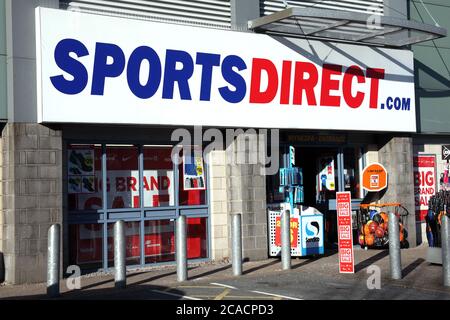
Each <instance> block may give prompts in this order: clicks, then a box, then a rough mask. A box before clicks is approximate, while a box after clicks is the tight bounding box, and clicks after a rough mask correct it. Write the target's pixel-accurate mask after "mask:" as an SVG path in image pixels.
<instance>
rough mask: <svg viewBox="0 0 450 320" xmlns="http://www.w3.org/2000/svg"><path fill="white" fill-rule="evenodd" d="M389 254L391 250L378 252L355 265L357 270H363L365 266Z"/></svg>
mask: <svg viewBox="0 0 450 320" xmlns="http://www.w3.org/2000/svg"><path fill="white" fill-rule="evenodd" d="M388 255H389V250H383V251H381V252H379V253H377V254H376V255H374V256H372V257H370V258H368V259H366V260H364V261H361V262H360V263H358V264H357V265H355V272H359V271H361V270H363V269H364V268H366V267H368V266H370V265H372V264H374V263H375V262H377V261H379V260H381V259H383V258H385V257H387V256H388Z"/></svg>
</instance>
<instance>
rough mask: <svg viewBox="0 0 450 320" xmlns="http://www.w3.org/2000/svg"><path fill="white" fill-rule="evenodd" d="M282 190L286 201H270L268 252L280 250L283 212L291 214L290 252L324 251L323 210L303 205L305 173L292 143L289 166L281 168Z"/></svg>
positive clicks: (314, 253)
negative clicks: (297, 161)
mask: <svg viewBox="0 0 450 320" xmlns="http://www.w3.org/2000/svg"><path fill="white" fill-rule="evenodd" d="M279 188H280V192H281V193H283V194H284V198H285V202H283V203H280V204H273V205H268V216H269V253H270V256H272V257H274V256H279V255H280V253H281V237H280V224H281V213H282V212H284V211H289V212H290V215H291V256H294V257H302V256H308V255H316V254H323V253H324V240H323V239H324V228H323V214H322V213H320V212H319V211H318V210H316V209H315V208H312V207H304V206H302V205H301V204H303V202H304V190H303V173H302V169H301V168H298V167H295V149H294V148H293V147H289V161H288V165H287V167H284V168H281V169H280V186H279Z"/></svg>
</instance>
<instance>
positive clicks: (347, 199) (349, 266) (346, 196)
mask: <svg viewBox="0 0 450 320" xmlns="http://www.w3.org/2000/svg"><path fill="white" fill-rule="evenodd" d="M351 203H352V200H351V195H350V192H337V193H336V207H337V219H338V242H339V272H340V273H354V272H355V263H354V257H353V232H352V212H351Z"/></svg>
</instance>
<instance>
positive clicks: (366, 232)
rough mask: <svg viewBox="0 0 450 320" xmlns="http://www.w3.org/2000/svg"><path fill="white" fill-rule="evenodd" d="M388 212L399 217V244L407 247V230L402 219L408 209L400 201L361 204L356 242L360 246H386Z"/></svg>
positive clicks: (387, 241)
mask: <svg viewBox="0 0 450 320" xmlns="http://www.w3.org/2000/svg"><path fill="white" fill-rule="evenodd" d="M388 212H394V214H395V215H396V216H398V217H399V228H400V245H401V246H402V247H408V246H409V244H408V240H407V238H408V232H407V230H406V228H405V227H404V219H405V217H406V216H408V211H407V210H406V209H405V208H404V207H403V206H402V205H401V204H400V203H381V204H375V203H371V204H361V205H360V213H359V214H358V216H357V219H358V242H359V244H360V246H361V247H362V248H365V249H369V248H387V247H388V245H389V236H388Z"/></svg>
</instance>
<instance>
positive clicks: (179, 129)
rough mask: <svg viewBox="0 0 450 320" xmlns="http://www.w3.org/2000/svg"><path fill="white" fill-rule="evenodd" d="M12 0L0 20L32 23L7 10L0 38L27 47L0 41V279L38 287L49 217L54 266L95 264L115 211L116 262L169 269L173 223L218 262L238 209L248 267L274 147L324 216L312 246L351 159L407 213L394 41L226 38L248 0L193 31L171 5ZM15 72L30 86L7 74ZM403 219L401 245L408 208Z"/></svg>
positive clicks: (105, 262) (348, 180)
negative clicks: (57, 251) (155, 14)
mask: <svg viewBox="0 0 450 320" xmlns="http://www.w3.org/2000/svg"><path fill="white" fill-rule="evenodd" d="M19 2H20V1H19ZM19 2H10V3H9V6H7V8H8V10H9V11H7V12H9V13H12V14H13V15H14V14H15V15H16V17H22V18H23V17H25V14H24V13H23V12H24V11H26V12H27V13H28V14H30V13H31V12H33V15H34V17H35V21H33V24H30V23H29V24H28V25H23V24H21V23H20V22H21V20H20V19H19V18H17V21H16V22H14V20H13V23H12V24H11V25H10V26H9V28H10V29H11V30H10V31H12V33H13V34H19V33H21V32H24V30H25V31H26V32H25V33H26V34H28V36H29V37H30V38H33V40H34V43H35V45H34V44H33V45H31V44H30V43H29V42H28V41H26V40H29V39H28V38H27V39H19V40H16V41H13V42H12V43H10V46H11V47H12V49H10V50H11V52H12V57H14V59H12V61H13V63H12V66H13V67H14V70H15V72H14V73H10V77H11V80H14V81H16V82H14V81H12V83H23V84H24V87H23V88H22V90H19V89H18V87H17V86H16V85H14V86H12V88H10V91H9V92H10V94H12V96H11V97H9V100H8V101H9V103H10V104H11V106H12V107H11V108H10V110H9V112H10V113H9V114H10V122H9V123H8V124H6V126H5V128H4V129H3V134H2V151H3V152H2V154H3V163H2V168H3V181H4V182H5V183H4V185H3V192H2V195H3V197H2V198H3V209H2V210H3V217H4V218H3V222H2V221H0V222H2V224H3V234H2V235H1V236H2V241H1V243H2V247H0V251H3V252H4V256H5V267H6V277H7V281H8V282H12V283H21V282H36V281H42V280H43V279H44V271H45V268H44V266H45V255H46V242H45V241H46V230H47V228H48V226H49V225H51V224H52V223H61V224H62V226H63V252H62V253H63V266H64V268H66V267H67V266H69V265H78V266H80V267H82V269H84V270H97V269H107V268H109V267H111V266H112V263H113V262H112V260H113V251H112V243H113V241H112V232H111V231H112V225H113V224H114V222H116V221H118V220H124V221H125V222H126V237H127V265H129V266H130V267H133V266H145V265H153V264H155V263H173V261H174V254H175V250H176V248H175V245H174V242H175V241H174V232H175V220H176V219H177V217H178V216H180V215H185V216H187V224H188V229H187V235H188V258H189V259H191V261H205V260H221V259H227V258H230V254H231V252H230V250H229V243H230V237H229V234H230V223H229V221H230V217H229V215H230V214H231V213H241V214H242V221H243V244H244V258H248V259H250V260H255V259H265V258H267V257H268V256H269V255H270V254H269V251H270V250H269V247H270V245H271V244H270V239H271V232H272V231H271V227H270V224H271V221H270V218H269V216H268V208H269V207H270V206H271V205H274V204H276V203H277V202H281V201H282V200H283V197H282V195H280V194H279V184H280V182H279V175H278V174H279V173H278V170H277V166H278V167H280V166H281V167H283V166H284V165H285V162H286V157H287V155H288V151H287V150H289V148H291V147H293V148H294V149H295V162H296V163H297V164H298V165H299V166H300V167H302V168H303V172H304V176H303V179H304V181H303V182H304V183H303V188H304V201H303V203H304V204H305V205H306V206H313V207H315V208H317V209H318V210H319V211H321V212H322V213H324V215H325V222H324V224H325V226H324V228H325V230H326V245H328V246H333V244H334V243H335V242H336V237H337V235H336V225H335V219H336V215H335V207H333V205H334V206H335V201H334V200H335V198H336V192H337V191H350V192H351V194H352V198H353V199H354V200H355V201H354V205H355V207H356V206H357V205H358V204H359V203H360V202H361V201H362V200H363V199H364V198H365V197H366V196H367V193H366V192H364V190H363V189H362V187H361V172H362V169H363V168H364V167H365V165H366V164H368V163H372V162H380V163H383V164H384V165H385V166H386V168H387V169H388V172H389V174H390V177H391V178H390V187H389V189H388V191H387V192H386V193H384V194H383V195H382V198H381V199H377V200H383V201H390V200H395V201H399V202H402V203H403V205H404V206H405V207H407V208H408V210H410V211H411V212H413V211H414V209H415V208H414V187H413V179H414V175H413V164H412V161H411V159H412V158H413V143H412V141H413V140H412V139H413V134H415V133H416V132H417V128H416V103H415V82H414V79H415V76H414V64H413V62H414V61H413V59H414V57H413V53H412V52H411V51H409V50H405V49H401V50H399V49H390V48H381V47H373V46H367V45H358V44H346V43H338V42H329V41H319V40H310V39H300V38H295V37H289V36H274V35H266V34H256V33H253V32H237V30H239V31H244V29H246V27H245V23H243V21H248V20H251V19H254V18H258V17H259V15H260V8H261V7H260V6H263V8H266V9H267V10H268V9H270V8H272V7H270V5H268V4H267V3H266V2H265V1H261V2H260V1H248V2H247V3H246V4H245V5H244V4H243V2H239V1H231V2H229V1H213V2H217V3H218V4H215V5H216V7H215V9H214V6H213V5H211V7H210V8H209V10H210V11H211V12H210V14H209V15H208V14H205V15H204V16H207V17H210V20H208V19H207V18H204V17H203V18H204V19H205V21H206V20H208V21H209V24H210V25H202V24H199V23H198V22H195V21H189V19H190V18H186V17H190V16H191V18H192V14H191V15H189V14H187V12H188V10H187V9H186V8H185V7H183V9H179V8H178V9H177V10H178V11H176V12H177V13H173V14H172V16H173V18H174V19H175V20H177V19H178V20H179V23H169V22H170V21H165V20H164V18H161V17H159V18H158V19H148V18H144V16H136V15H133V12H136V11H139V10H142V12H145V8H146V7H145V4H144V3H143V4H142V7H140V8H138V7H136V8H134V7H133V8H131V7H130V8H126V10H125V9H124V10H122V11H121V10H118V12H116V13H114V10H112V11H111V12H109V10H110V7H108V3H109V2H110V1H104V7H102V5H98V6H95V5H90V6H85V7H83V4H79V2H78V1H72V2H71V3H69V4H67V3H59V1H45V3H41V6H40V7H38V8H36V9H35V8H34V6H33V5H28V7H27V5H26V4H25V2H20V4H18V3H19ZM88 2H89V1H88ZM144 2H145V1H144ZM199 2H201V1H199ZM375 2H377V3H378V6H376V8H378V9H377V10H378V11H377V12H375V14H376V15H382V14H383V4H380V3H379V2H378V1H367V6H368V7H371V6H373V4H374V3H375ZM14 3H16V4H14ZM80 3H82V2H80ZM193 3H194V4H191V5H192V7H193V8H194V7H196V6H197V7H198V6H200V5H199V4H197V3H196V2H195V1H194V2H193ZM184 5H185V6H187V7H189V5H188V4H184ZM44 6H45V7H44ZM149 6H151V5H149ZM180 6H181V7H182V5H180ZM240 6H242V7H240ZM25 8H26V10H25ZM74 8H75V9H74ZM217 8H220V9H217ZM237 8H240V9H241V10H237ZM255 8H257V10H255ZM355 8H357V7H353V9H352V10H357V11H358V10H359V11H364V10H366V9H367V8H362V7H360V8H359V9H355ZM371 8H373V7H371ZM152 9H155V8H152ZM216 9H217V10H216ZM127 10H128V11H127ZM133 10H134V11H133ZM149 10H150V9H149ZM174 10H175V9H174ZM192 10H194V9H192ZM80 11H81V12H80ZM194 11H195V10H194ZM161 12H162V11H161ZM174 12H175V11H174ZM180 12H182V13H183V12H184V15H183V14H181V13H180ZM224 12H225V13H224ZM372 13H373V11H372ZM161 14H162V13H161ZM177 14H179V16H183V17H184V19H185V20H183V19H181V18H179V16H178V15H177ZM194 15H195V14H194ZM169 16H170V15H169ZM200 16H201V15H197V16H196V17H197V18H198V17H200ZM222 16H225V18H221V17H222ZM133 17H134V18H133ZM166 18H167V17H166ZM180 21H183V22H180ZM205 21H203V22H205ZM175 22H176V21H175ZM204 24H206V23H204ZM232 29H233V30H234V31H232ZM111 30H114V32H111ZM246 31H248V30H246ZM24 46H25V47H26V50H23V47H24ZM20 50H21V51H20ZM19 51H20V52H26V53H27V55H29V57H25V58H22V57H19V56H18V52H19ZM25 56H26V55H25ZM27 59H28V60H30V61H32V63H28V60H27ZM25 60H26V61H25ZM21 68H22V69H21ZM27 68H31V69H27ZM33 68H35V70H36V72H35V73H36V80H34V79H31V80H30V78H29V76H27V73H26V72H25V70H33ZM17 70H21V71H19V72H17ZM11 71H12V70H11ZM30 97H32V100H29V99H27V98H30ZM30 101H33V102H32V103H30ZM229 135H231V137H232V139H228V140H227V139H225V137H228V136H229ZM219 138H221V139H223V141H222V142H221V143H218V144H215V145H214V148H211V142H213V141H214V142H218V141H219V140H220V139H219ZM240 138H243V140H244V143H243V144H241V142H242V141H241V140H239V139H240ZM266 142H269V143H266ZM254 153H256V154H257V155H258V156H256V158H252V157H253V155H254ZM261 154H262V155H263V157H262V158H259V155H261ZM240 156H243V159H244V161H242V162H239V161H236V158H239V157H240ZM275 158H276V159H275ZM260 159H264V161H259V160H260ZM273 166H274V167H275V168H276V169H275V171H273V170H272V171H273V172H271V171H270V170H269V169H268V168H270V167H273ZM268 172H270V173H268ZM323 186H326V188H323ZM407 227H408V228H409V229H410V232H409V238H410V243H411V245H413V246H414V245H415V244H416V236H415V235H416V234H415V228H416V219H415V215H411V216H410V217H409V220H408V222H407ZM36 266H37V267H36Z"/></svg>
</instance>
